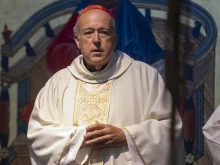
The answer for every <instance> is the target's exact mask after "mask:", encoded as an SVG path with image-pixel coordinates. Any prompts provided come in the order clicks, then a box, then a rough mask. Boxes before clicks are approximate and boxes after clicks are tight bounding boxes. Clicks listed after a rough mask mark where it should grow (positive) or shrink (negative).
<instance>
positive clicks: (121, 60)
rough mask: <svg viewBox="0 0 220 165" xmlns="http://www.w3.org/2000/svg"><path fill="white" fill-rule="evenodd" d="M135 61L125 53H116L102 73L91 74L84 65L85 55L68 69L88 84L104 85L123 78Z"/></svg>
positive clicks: (80, 56) (78, 58) (76, 59)
mask: <svg viewBox="0 0 220 165" xmlns="http://www.w3.org/2000/svg"><path fill="white" fill-rule="evenodd" d="M133 60H134V59H132V58H131V57H129V56H128V55H126V54H125V53H123V52H121V51H116V52H114V54H113V55H112V58H111V59H110V61H109V63H108V64H107V66H106V67H105V68H104V69H103V70H102V71H97V72H90V71H88V70H87V69H86V67H85V65H84V64H83V55H79V56H78V57H77V58H75V60H74V61H73V62H72V64H71V65H70V66H68V67H67V68H68V69H69V71H70V72H71V73H72V75H73V76H74V77H76V78H77V79H80V80H82V81H84V82H88V83H102V82H106V81H108V80H111V79H115V78H117V77H119V76H121V75H122V74H123V73H124V72H125V71H126V70H127V69H128V67H129V66H130V65H131V63H132V61H133Z"/></svg>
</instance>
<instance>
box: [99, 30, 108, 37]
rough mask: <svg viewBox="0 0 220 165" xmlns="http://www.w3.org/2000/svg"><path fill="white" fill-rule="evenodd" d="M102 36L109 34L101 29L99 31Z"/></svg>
mask: <svg viewBox="0 0 220 165" xmlns="http://www.w3.org/2000/svg"><path fill="white" fill-rule="evenodd" d="M100 33H101V34H102V35H103V36H108V35H109V33H108V32H107V31H101V32H100Z"/></svg>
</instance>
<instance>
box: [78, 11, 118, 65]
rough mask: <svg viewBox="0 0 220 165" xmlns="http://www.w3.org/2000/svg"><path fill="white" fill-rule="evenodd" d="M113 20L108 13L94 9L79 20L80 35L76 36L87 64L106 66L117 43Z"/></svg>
mask: <svg viewBox="0 0 220 165" xmlns="http://www.w3.org/2000/svg"><path fill="white" fill-rule="evenodd" d="M112 21H113V20H112V18H111V16H110V15H108V14H107V13H106V12H104V11H102V10H99V9H92V10H89V11H87V12H86V13H84V14H83V15H81V16H80V18H79V35H78V36H75V41H76V44H77V47H78V48H79V49H80V51H81V53H82V54H83V56H84V59H85V61H86V63H87V64H90V65H105V64H106V63H107V62H108V61H109V59H110V58H111V55H112V52H113V51H114V48H115V46H116V43H117V35H116V34H115V32H114V30H113V26H112V25H113V24H112Z"/></svg>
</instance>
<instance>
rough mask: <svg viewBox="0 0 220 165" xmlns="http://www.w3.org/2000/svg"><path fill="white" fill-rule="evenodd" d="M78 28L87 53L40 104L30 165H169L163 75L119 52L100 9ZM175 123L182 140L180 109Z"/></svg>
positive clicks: (31, 129) (109, 20)
mask: <svg viewBox="0 0 220 165" xmlns="http://www.w3.org/2000/svg"><path fill="white" fill-rule="evenodd" d="M74 32H75V41H76V44H77V47H78V48H79V49H80V50H81V53H82V55H80V56H78V57H77V58H76V59H75V60H74V61H73V62H72V64H71V65H70V66H68V67H67V68H65V69H63V70H61V71H59V72H57V73H56V74H55V75H54V76H53V77H52V78H51V79H50V80H49V81H48V82H47V83H46V85H45V86H44V88H43V89H42V90H41V91H40V92H39V94H38V96H37V99H36V102H35V106H34V109H33V112H32V115H31V118H30V121H29V126H28V138H29V140H30V141H31V143H30V155H31V161H32V164H37V165H41V164H42V165H45V164H74V165H78V164H94V165H102V164H105V165H129V164H134V165H135V164H155V165H165V164H169V163H168V160H169V145H170V143H169V132H170V114H171V112H170V111H171V97H170V94H169V92H168V91H167V90H166V88H165V86H164V82H163V80H162V78H161V76H160V75H159V74H158V72H157V71H156V70H155V69H154V68H152V67H150V66H148V65H147V64H145V63H142V62H139V61H135V60H134V59H132V58H130V57H129V56H128V55H126V54H125V53H123V52H120V51H116V52H114V48H115V46H116V43H117V34H116V32H115V22H114V18H113V16H112V14H111V13H110V12H109V11H108V10H107V9H105V8H103V7H102V6H97V5H93V6H89V7H87V8H86V9H84V10H83V12H82V13H81V14H80V16H79V17H78V20H77V24H76V26H75V28H74ZM175 128H176V137H177V139H178V138H179V136H180V134H181V128H182V122H181V119H180V117H179V115H178V114H177V115H176V126H175ZM180 164H181V163H180Z"/></svg>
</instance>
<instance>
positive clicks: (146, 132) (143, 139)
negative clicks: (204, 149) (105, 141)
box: [124, 71, 184, 165]
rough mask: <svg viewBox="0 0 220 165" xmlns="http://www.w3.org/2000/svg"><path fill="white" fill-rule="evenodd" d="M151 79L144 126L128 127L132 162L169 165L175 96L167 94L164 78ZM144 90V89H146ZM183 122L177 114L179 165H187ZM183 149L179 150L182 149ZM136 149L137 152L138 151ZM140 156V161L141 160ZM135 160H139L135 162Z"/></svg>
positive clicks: (143, 119)
mask: <svg viewBox="0 0 220 165" xmlns="http://www.w3.org/2000/svg"><path fill="white" fill-rule="evenodd" d="M152 74H153V76H151V78H150V79H149V77H148V79H149V80H147V83H148V89H149V90H148V91H145V92H146V93H147V92H148V95H147V96H145V97H144V98H146V100H142V101H146V102H147V106H146V108H145V109H144V114H142V115H143V118H142V122H141V123H137V124H134V125H131V126H126V127H124V130H125V131H126V132H127V134H128V135H129V136H130V139H128V137H127V141H128V147H129V152H130V151H131V152H130V155H131V159H132V163H133V164H134V165H139V164H144V165H148V164H155V165H168V164H169V153H170V150H169V149H170V128H171V126H170V124H171V95H170V93H169V92H168V91H167V89H166V87H165V84H164V82H163V79H162V77H161V76H160V75H159V73H157V72H156V71H155V74H154V73H152ZM143 89H144V88H143ZM181 130H182V120H181V118H180V115H179V113H178V111H177V113H176V125H175V137H176V143H177V144H176V146H177V149H178V152H180V154H179V155H178V156H179V157H178V158H177V159H179V160H178V163H177V165H180V164H183V162H184V161H183V146H182V141H181V134H182V131H181ZM178 147H179V148H178ZM135 150H136V151H135ZM137 157H139V160H138V161H137ZM134 160H135V161H134Z"/></svg>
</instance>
